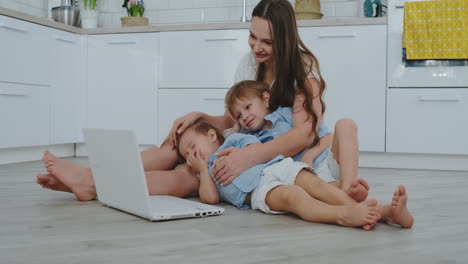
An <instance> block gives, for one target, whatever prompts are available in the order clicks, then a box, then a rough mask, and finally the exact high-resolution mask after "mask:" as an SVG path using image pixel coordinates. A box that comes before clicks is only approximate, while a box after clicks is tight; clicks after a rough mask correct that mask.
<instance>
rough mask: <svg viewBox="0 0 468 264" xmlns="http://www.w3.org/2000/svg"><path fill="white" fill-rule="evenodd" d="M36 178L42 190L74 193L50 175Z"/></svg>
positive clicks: (38, 175) (40, 175) (39, 175)
mask: <svg viewBox="0 0 468 264" xmlns="http://www.w3.org/2000/svg"><path fill="white" fill-rule="evenodd" d="M36 178H37V180H36V182H37V184H39V185H41V186H42V188H46V189H50V190H54V191H62V192H72V191H71V190H70V188H68V187H67V186H66V185H65V184H63V183H61V182H60V181H59V180H57V179H56V178H55V177H54V176H52V175H50V174H37V176H36Z"/></svg>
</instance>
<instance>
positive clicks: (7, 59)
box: [0, 16, 53, 86]
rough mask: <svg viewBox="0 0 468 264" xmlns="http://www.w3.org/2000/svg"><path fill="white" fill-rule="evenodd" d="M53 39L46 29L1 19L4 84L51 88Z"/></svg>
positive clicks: (0, 67) (1, 78)
mask: <svg viewBox="0 0 468 264" xmlns="http://www.w3.org/2000/svg"><path fill="white" fill-rule="evenodd" d="M52 52H53V51H52V49H51V38H50V34H49V33H48V31H47V28H46V27H43V26H39V25H35V24H33V23H29V22H25V21H21V20H17V19H13V18H9V17H5V16H0V60H1V62H0V81H1V82H10V83H19V84H31V85H42V86H48V85H50V62H51V54H52V56H53V53H52Z"/></svg>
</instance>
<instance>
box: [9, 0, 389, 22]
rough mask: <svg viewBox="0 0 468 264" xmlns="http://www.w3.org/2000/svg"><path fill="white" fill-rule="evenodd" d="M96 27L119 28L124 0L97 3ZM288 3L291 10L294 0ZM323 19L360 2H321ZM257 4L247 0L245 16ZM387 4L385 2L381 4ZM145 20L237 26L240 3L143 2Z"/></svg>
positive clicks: (16, 3)
mask: <svg viewBox="0 0 468 264" xmlns="http://www.w3.org/2000/svg"><path fill="white" fill-rule="evenodd" d="M97 1H98V10H99V11H100V12H101V13H100V16H99V26H120V18H121V17H122V16H126V11H125V10H124V9H123V8H122V3H123V0H97ZM289 1H291V3H292V5H293V6H294V3H295V0H289ZM320 1H321V8H322V13H323V14H324V16H325V17H356V16H360V15H361V14H362V12H361V9H362V7H361V6H362V4H361V1H363V0H320ZM258 2H259V0H247V4H248V8H247V15H248V16H249V17H250V14H251V13H252V9H253V8H254V7H255V5H256V4H257V3H258ZM383 2H386V1H383ZM59 3H60V0H0V7H4V8H9V9H13V10H17V11H21V12H24V13H27V14H31V15H35V16H43V17H45V16H47V14H48V10H49V9H50V8H52V7H54V6H56V5H58V4H59ZM145 4H146V13H145V16H146V17H148V18H149V19H150V23H151V24H159V25H161V24H187V23H217V22H218V23H219V22H237V21H239V20H240V17H241V15H242V7H241V5H242V0H145Z"/></svg>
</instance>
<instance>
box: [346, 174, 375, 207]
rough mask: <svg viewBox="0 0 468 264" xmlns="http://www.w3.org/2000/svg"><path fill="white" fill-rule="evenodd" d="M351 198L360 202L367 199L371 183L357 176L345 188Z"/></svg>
mask: <svg viewBox="0 0 468 264" xmlns="http://www.w3.org/2000/svg"><path fill="white" fill-rule="evenodd" d="M343 191H345V192H346V193H347V194H348V195H349V196H350V197H351V198H353V199H354V200H355V201H356V202H358V203H360V202H362V201H364V200H366V199H367V195H368V194H369V184H368V183H367V181H365V180H364V179H361V178H356V179H354V180H353V181H352V183H351V185H350V186H349V188H346V189H343Z"/></svg>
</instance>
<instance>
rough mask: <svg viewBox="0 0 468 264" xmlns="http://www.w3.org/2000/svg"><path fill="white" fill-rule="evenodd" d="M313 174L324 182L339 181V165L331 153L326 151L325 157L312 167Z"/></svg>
mask: <svg viewBox="0 0 468 264" xmlns="http://www.w3.org/2000/svg"><path fill="white" fill-rule="evenodd" d="M314 171H315V174H317V176H319V178H320V179H322V180H324V181H326V182H334V181H340V167H339V166H338V162H336V160H335V158H334V157H333V153H332V152H331V151H328V155H327V157H326V158H325V159H324V160H323V161H322V162H320V163H319V165H318V167H317V168H314Z"/></svg>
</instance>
